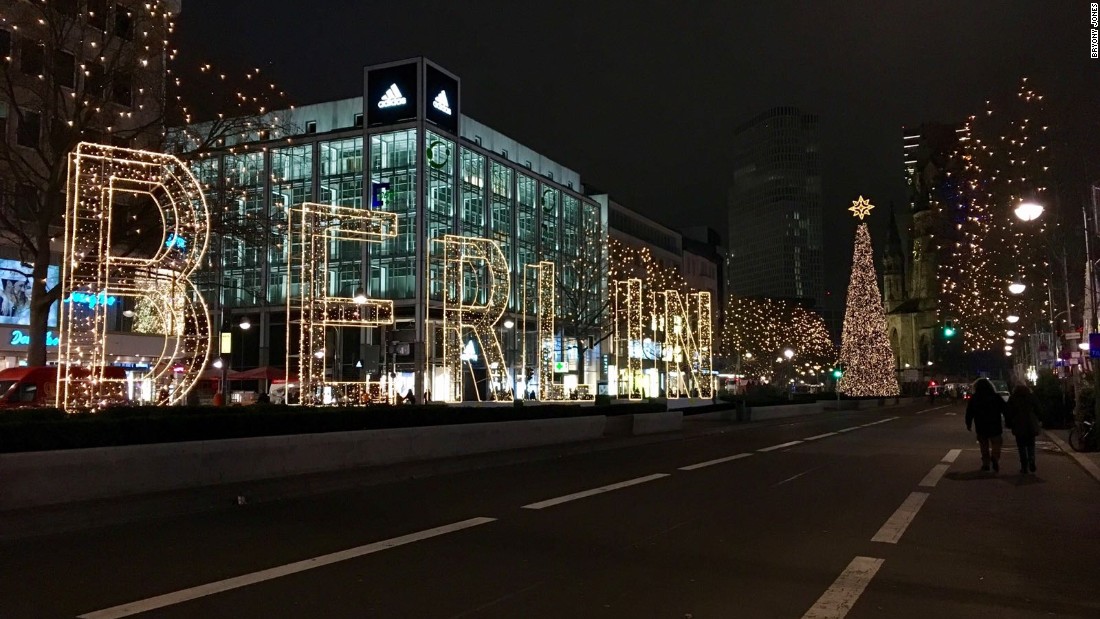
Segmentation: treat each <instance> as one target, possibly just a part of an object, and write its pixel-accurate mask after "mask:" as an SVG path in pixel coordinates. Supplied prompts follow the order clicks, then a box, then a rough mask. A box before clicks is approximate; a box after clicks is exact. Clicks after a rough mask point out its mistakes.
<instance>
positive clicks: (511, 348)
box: [504, 318, 519, 402]
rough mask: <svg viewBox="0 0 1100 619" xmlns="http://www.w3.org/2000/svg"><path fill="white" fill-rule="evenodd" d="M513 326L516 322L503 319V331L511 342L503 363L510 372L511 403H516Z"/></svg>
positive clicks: (516, 382)
mask: <svg viewBox="0 0 1100 619" xmlns="http://www.w3.org/2000/svg"><path fill="white" fill-rule="evenodd" d="M515 326H516V321H514V320H512V319H511V318H505V319H504V329H505V330H507V331H508V332H509V334H511V336H512V337H511V341H510V342H509V345H508V359H506V360H505V363H506V365H507V367H508V369H510V370H511V371H512V401H513V402H516V401H518V400H519V388H518V385H519V381H518V378H519V375H518V374H517V373H516V332H515Z"/></svg>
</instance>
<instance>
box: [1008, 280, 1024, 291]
mask: <svg viewBox="0 0 1100 619" xmlns="http://www.w3.org/2000/svg"><path fill="white" fill-rule="evenodd" d="M1025 290H1027V286H1026V285H1024V284H1021V283H1020V282H1012V283H1011V284H1009V285H1008V291H1009V292H1011V293H1012V294H1020V293H1021V292H1023V291H1025Z"/></svg>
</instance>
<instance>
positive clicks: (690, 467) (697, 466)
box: [677, 453, 752, 471]
mask: <svg viewBox="0 0 1100 619" xmlns="http://www.w3.org/2000/svg"><path fill="white" fill-rule="evenodd" d="M751 455H752V454H751V453H745V454H737V455H736V456H728V457H725V458H718V459H717V460H707V461H706V462H698V463H696V464H689V465H687V466H681V467H680V468H679V469H677V470H679V471H694V470H695V469H701V468H703V467H705V466H714V465H715V464H722V463H723V462H729V461H730V460H740V459H741V458H748V457H749V456H751Z"/></svg>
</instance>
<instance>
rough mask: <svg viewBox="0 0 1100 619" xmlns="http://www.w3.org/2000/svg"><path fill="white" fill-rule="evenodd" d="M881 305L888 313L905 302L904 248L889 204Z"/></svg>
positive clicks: (892, 209) (892, 208)
mask: <svg viewBox="0 0 1100 619" xmlns="http://www.w3.org/2000/svg"><path fill="white" fill-rule="evenodd" d="M882 291H883V305H884V306H885V307H886V312H887V313H890V312H892V311H894V310H895V309H897V308H898V306H900V305H901V304H902V303H904V302H905V299H906V296H905V250H904V249H903V248H902V245H901V236H900V235H899V234H898V222H897V220H896V219H895V218H894V207H893V205H891V206H890V231H889V234H888V236H887V241H886V252H885V253H884V254H883V256H882Z"/></svg>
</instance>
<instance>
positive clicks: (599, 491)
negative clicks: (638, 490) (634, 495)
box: [523, 473, 668, 509]
mask: <svg viewBox="0 0 1100 619" xmlns="http://www.w3.org/2000/svg"><path fill="white" fill-rule="evenodd" d="M662 477H668V473H654V474H653V475H646V476H645V477H638V478H637V479H628V480H627V481H621V482H619V483H617V484H611V485H608V486H600V487H599V488H593V489H591V490H585V491H583V492H574V493H573V494H567V495H565V496H560V497H557V498H556V499H546V500H545V501H539V502H538V503H531V504H530V505H524V506H523V509H543V508H546V507H553V506H555V505H560V504H562V503H568V502H569V501H575V500H577V499H583V498H586V497H590V496H593V495H597V494H603V493H604V492H611V491H612V490H618V489H619V488H626V487H628V486H636V485H638V484H644V483H645V482H647V481H653V480H654V479H660V478H662Z"/></svg>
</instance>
